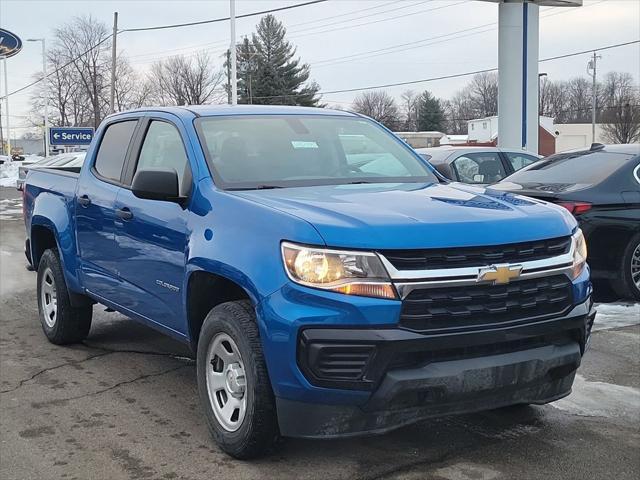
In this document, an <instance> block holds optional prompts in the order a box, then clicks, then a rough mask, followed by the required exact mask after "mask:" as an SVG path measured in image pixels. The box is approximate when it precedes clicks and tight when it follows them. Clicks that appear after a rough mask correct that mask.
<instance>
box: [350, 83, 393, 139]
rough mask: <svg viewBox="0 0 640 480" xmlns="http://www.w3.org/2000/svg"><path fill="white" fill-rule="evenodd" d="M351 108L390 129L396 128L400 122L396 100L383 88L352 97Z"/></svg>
mask: <svg viewBox="0 0 640 480" xmlns="http://www.w3.org/2000/svg"><path fill="white" fill-rule="evenodd" d="M352 109H353V110H354V111H355V112H358V113H361V114H363V115H367V116H368V117H371V118H373V119H374V120H377V121H378V122H380V123H382V124H383V125H384V126H386V127H387V128H390V129H392V130H394V129H396V128H397V127H398V126H399V123H400V122H399V120H400V111H399V109H398V106H397V105H396V101H395V100H394V99H393V97H392V96H391V95H389V94H388V93H387V92H385V91H384V90H377V91H374V92H364V93H361V94H360V95H358V96H357V97H356V98H355V99H354V101H353V105H352Z"/></svg>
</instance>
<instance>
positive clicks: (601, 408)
mask: <svg viewBox="0 0 640 480" xmlns="http://www.w3.org/2000/svg"><path fill="white" fill-rule="evenodd" d="M551 405H552V406H553V407H555V408H557V409H558V410H563V411H566V412H569V413H572V414H574V415H581V416H585V417H620V418H629V419H633V418H634V417H635V418H638V412H640V390H638V389H636V388H633V387H626V386H624V385H615V384H613V383H605V382H589V381H588V380H585V378H584V377H583V376H582V375H576V380H575V382H574V384H573V392H572V393H571V395H569V396H568V397H565V398H563V399H562V400H558V401H556V402H553V403H552V404H551Z"/></svg>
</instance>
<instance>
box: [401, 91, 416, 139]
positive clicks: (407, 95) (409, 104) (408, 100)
mask: <svg viewBox="0 0 640 480" xmlns="http://www.w3.org/2000/svg"><path fill="white" fill-rule="evenodd" d="M400 100H401V102H402V103H401V108H402V114H403V116H404V124H403V126H402V129H403V130H404V131H406V132H416V131H417V130H418V107H419V101H420V96H419V95H418V94H417V93H416V92H414V91H413V90H405V91H404V92H402V95H400Z"/></svg>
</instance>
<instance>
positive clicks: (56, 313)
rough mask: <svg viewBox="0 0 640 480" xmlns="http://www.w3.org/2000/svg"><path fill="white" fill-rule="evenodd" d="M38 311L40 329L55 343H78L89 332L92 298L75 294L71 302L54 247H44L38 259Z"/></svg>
mask: <svg viewBox="0 0 640 480" xmlns="http://www.w3.org/2000/svg"><path fill="white" fill-rule="evenodd" d="M37 285H38V297H37V298H38V313H39V315H40V324H41V325H42V330H43V331H44V334H45V335H46V336H47V338H48V339H49V341H50V342H52V343H55V344H56V345H65V344H68V343H76V342H81V341H82V340H84V339H85V338H86V336H87V335H88V334H89V329H90V328H91V317H92V312H93V305H92V303H93V302H92V301H91V300H90V299H88V298H87V297H85V296H84V295H82V294H80V293H74V301H73V303H72V301H71V298H70V295H69V289H68V288H67V284H66V281H65V277H64V273H63V271H62V263H61V262H60V257H59V254H58V251H57V250H56V249H48V250H45V251H44V253H43V254H42V256H41V257H40V261H39V262H38V283H37Z"/></svg>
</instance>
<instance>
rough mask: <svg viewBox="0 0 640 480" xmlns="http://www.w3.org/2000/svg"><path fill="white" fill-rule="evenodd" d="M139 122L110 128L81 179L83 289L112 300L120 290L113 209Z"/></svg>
mask: <svg viewBox="0 0 640 480" xmlns="http://www.w3.org/2000/svg"><path fill="white" fill-rule="evenodd" d="M137 122H138V121H137V119H133V120H127V121H121V122H116V123H112V124H111V125H109V126H107V127H106V129H105V131H104V134H103V135H102V137H101V140H100V146H99V147H98V151H97V153H96V155H95V162H94V163H93V165H90V167H91V168H90V171H86V172H84V173H83V175H82V176H81V177H80V179H79V180H78V190H77V192H76V205H75V211H76V231H77V241H78V249H79V252H80V259H81V262H80V265H81V267H80V268H81V271H82V278H83V283H84V286H85V287H86V288H87V289H88V290H90V291H92V292H93V293H96V294H98V295H100V296H102V297H105V298H107V299H110V298H112V297H113V295H114V292H115V291H116V290H117V283H118V280H117V278H118V272H117V261H118V258H117V257H118V256H117V250H116V243H115V232H114V226H115V225H114V221H115V216H114V208H115V202H116V197H117V195H118V191H119V190H120V186H119V185H118V182H119V180H120V175H121V172H122V168H123V165H124V163H125V160H126V156H127V150H128V146H129V143H130V141H131V138H132V136H133V132H134V130H135V127H136V125H137Z"/></svg>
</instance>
